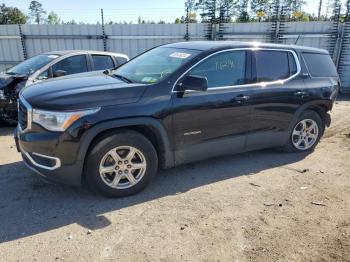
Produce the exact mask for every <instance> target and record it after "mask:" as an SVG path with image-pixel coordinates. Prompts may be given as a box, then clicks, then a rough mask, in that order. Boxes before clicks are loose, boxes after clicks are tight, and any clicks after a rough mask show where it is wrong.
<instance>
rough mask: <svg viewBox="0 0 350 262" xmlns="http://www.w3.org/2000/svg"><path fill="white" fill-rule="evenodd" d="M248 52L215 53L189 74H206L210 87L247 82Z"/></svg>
mask: <svg viewBox="0 0 350 262" xmlns="http://www.w3.org/2000/svg"><path fill="white" fill-rule="evenodd" d="M245 64H246V52H245V51H230V52H223V53H220V54H217V55H214V56H212V57H210V58H208V59H206V60H204V61H203V62H202V63H200V64H199V65H198V66H196V67H195V68H193V69H192V70H191V71H190V72H189V73H188V75H197V76H205V77H206V78H207V79H208V87H209V88H211V87H220V86H232V85H241V84H245V83H246V73H245V71H246V70H245Z"/></svg>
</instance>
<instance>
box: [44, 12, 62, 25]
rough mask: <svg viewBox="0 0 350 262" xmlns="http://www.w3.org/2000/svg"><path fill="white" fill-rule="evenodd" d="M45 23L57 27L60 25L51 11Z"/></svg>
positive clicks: (56, 16) (59, 20) (58, 19)
mask: <svg viewBox="0 0 350 262" xmlns="http://www.w3.org/2000/svg"><path fill="white" fill-rule="evenodd" d="M47 23H48V24H51V25H57V24H60V23H61V19H60V18H59V17H58V15H57V14H56V13H54V12H52V11H51V12H50V13H49V15H48V16H47Z"/></svg>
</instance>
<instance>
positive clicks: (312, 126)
mask: <svg viewBox="0 0 350 262" xmlns="http://www.w3.org/2000/svg"><path fill="white" fill-rule="evenodd" d="M338 90H339V79H338V75H337V71H336V69H335V66H334V64H333V62H332V60H331V58H330V56H329V55H328V53H327V52H326V51H324V50H321V49H314V48H308V47H300V46H292V45H274V44H260V43H241V42H228V41H224V42H206V41H203V42H184V43H174V44H168V45H164V46H160V47H157V48H154V49H152V50H150V51H148V52H145V53H143V54H141V55H140V56H138V57H136V58H134V59H132V60H131V61H130V62H128V63H126V64H124V65H123V66H121V67H119V68H118V69H117V70H109V71H105V72H104V73H101V72H98V73H90V74H89V75H85V76H84V77H80V76H79V77H70V78H66V77H63V78H60V79H57V80H48V81H46V82H43V83H39V84H37V85H35V86H32V87H29V88H26V89H24V90H23V91H22V92H21V94H20V101H19V116H18V118H19V125H18V127H17V130H16V131H15V138H16V141H17V145H18V149H19V151H20V152H21V153H22V156H23V159H24V161H25V163H26V164H27V165H28V167H30V168H31V169H33V170H35V171H36V172H38V173H40V174H41V175H43V176H45V177H47V178H49V179H51V180H55V181H61V182H64V183H68V184H73V185H77V184H80V183H81V182H82V181H87V184H88V185H89V186H90V187H91V188H92V189H94V190H96V191H98V192H100V193H102V194H105V195H107V196H125V195H130V194H133V193H136V192H138V191H140V190H141V189H143V188H144V187H145V186H146V184H147V183H148V182H149V181H150V180H151V178H152V177H153V176H154V175H155V174H156V172H157V170H158V168H169V167H173V166H176V165H180V164H183V163H188V162H192V161H197V160H201V159H205V158H208V157H214V156H220V155H224V154H232V153H238V152H243V151H249V150H256V149H261V148H270V147H282V148H284V149H285V150H287V151H289V152H301V151H308V150H312V149H314V147H315V146H316V144H317V143H318V141H319V139H320V137H321V136H322V135H323V132H324V130H325V127H326V126H329V124H330V117H329V114H328V113H327V112H328V111H329V110H331V109H332V105H333V102H334V100H335V99H336V96H337V93H338Z"/></svg>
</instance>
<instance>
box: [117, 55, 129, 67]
mask: <svg viewBox="0 0 350 262" xmlns="http://www.w3.org/2000/svg"><path fill="white" fill-rule="evenodd" d="M115 59H116V60H117V63H118V65H122V64H125V63H126V62H128V60H127V59H126V58H125V57H120V56H116V57H115Z"/></svg>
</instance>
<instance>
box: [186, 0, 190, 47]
mask: <svg viewBox="0 0 350 262" xmlns="http://www.w3.org/2000/svg"><path fill="white" fill-rule="evenodd" d="M185 5H186V34H185V40H186V41H188V40H189V39H190V34H189V32H188V24H189V22H190V21H189V20H190V17H189V15H190V10H189V6H188V3H187V2H186V3H185Z"/></svg>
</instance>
